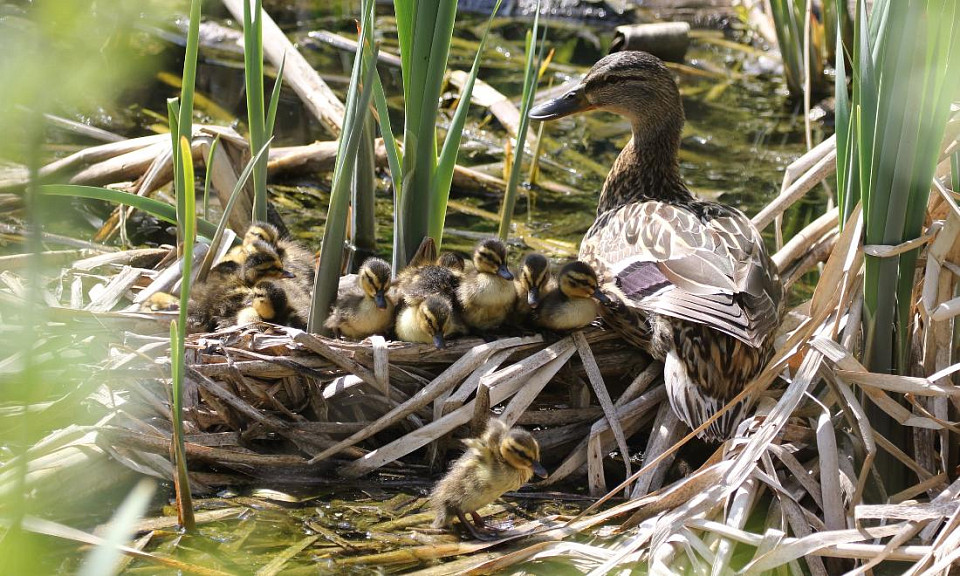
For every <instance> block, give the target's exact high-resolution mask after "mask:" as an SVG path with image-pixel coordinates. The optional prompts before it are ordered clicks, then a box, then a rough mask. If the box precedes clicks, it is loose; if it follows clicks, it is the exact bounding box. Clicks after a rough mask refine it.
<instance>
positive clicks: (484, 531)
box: [457, 510, 497, 541]
mask: <svg viewBox="0 0 960 576" xmlns="http://www.w3.org/2000/svg"><path fill="white" fill-rule="evenodd" d="M474 514H476V512H471V514H470V515H471V516H474ZM477 516H479V514H477ZM457 518H459V519H460V525H461V526H463V527H464V528H466V529H467V532H469V533H470V535H471V536H473V537H474V538H475V539H477V540H484V541H490V540H496V539H497V536H496V535H495V534H493V533H492V532H489V531H488V530H489V529H488V528H487V527H486V525H485V524H483V518H481V519H480V526H474V525H473V523H472V522H469V521H467V518H466V516H464V515H463V512H460V511H459V510H458V511H457ZM474 518H476V516H474Z"/></svg>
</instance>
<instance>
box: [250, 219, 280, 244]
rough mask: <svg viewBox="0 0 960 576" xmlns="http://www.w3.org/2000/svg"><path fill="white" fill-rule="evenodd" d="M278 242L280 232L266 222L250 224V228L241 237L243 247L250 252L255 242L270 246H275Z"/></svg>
mask: <svg viewBox="0 0 960 576" xmlns="http://www.w3.org/2000/svg"><path fill="white" fill-rule="evenodd" d="M279 240H280V231H279V230H277V227H276V226H274V225H273V224H270V223H268V222H260V221H254V222H251V223H250V227H249V228H247V232H246V233H245V234H244V235H243V247H244V248H247V249H248V251H250V250H249V249H250V248H252V247H253V245H254V243H255V242H266V243H267V244H269V245H270V246H276V245H277V242H278V241H279Z"/></svg>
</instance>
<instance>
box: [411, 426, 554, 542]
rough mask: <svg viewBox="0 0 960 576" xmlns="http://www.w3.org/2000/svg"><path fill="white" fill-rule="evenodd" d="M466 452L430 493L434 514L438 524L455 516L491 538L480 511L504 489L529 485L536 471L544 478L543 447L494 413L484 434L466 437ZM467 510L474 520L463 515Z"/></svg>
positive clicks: (447, 522)
mask: <svg viewBox="0 0 960 576" xmlns="http://www.w3.org/2000/svg"><path fill="white" fill-rule="evenodd" d="M464 444H466V445H467V448H468V450H467V452H465V453H464V454H463V456H461V457H460V458H458V459H457V461H456V462H454V463H453V466H451V468H450V471H449V472H448V473H447V475H446V476H444V477H443V479H442V480H440V482H438V483H437V485H436V486H435V487H434V489H433V492H432V493H431V494H430V507H431V508H432V509H433V510H434V512H435V513H436V519H435V520H434V522H433V526H434V527H435V528H443V527H446V526H449V525H450V523H451V522H452V521H453V518H454V517H456V518H458V519H459V520H460V523H461V524H462V525H463V526H464V527H465V528H466V529H467V530H468V531H469V532H470V534H471V535H473V537H474V538H477V539H478V540H488V539H490V538H491V537H492V535H491V533H490V528H488V527H487V526H485V525H484V522H483V518H482V517H481V516H480V514H478V513H477V510H478V509H480V508H482V507H484V506H486V505H487V504H489V503H491V502H493V501H494V500H496V499H497V498H499V497H500V496H501V495H503V493H504V492H510V491H512V490H516V489H518V488H520V487H521V486H523V485H524V484H526V483H527V482H528V481H529V480H530V478H532V477H533V475H534V474H536V475H537V476H540V477H541V478H546V476H547V471H546V470H545V469H544V468H543V466H542V465H541V464H540V446H539V445H538V444H537V441H536V439H534V437H533V436H532V435H531V434H530V433H529V432H527V431H526V430H524V429H522V428H509V427H508V426H507V425H506V424H504V423H503V422H502V421H501V420H498V419H496V418H491V419H490V421H489V422H488V423H487V429H486V431H484V433H483V435H482V436H481V437H480V438H471V439H468V440H464ZM465 512H467V513H469V514H470V515H471V516H472V517H473V520H474V522H475V524H476V525H474V524H471V523H470V522H468V521H467V519H466V517H464V513H465Z"/></svg>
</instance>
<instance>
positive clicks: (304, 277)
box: [218, 221, 315, 291]
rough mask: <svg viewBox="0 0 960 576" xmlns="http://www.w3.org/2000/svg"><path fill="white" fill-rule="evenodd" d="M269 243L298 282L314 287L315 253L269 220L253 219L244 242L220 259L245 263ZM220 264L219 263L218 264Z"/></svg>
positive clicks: (306, 287) (309, 287) (245, 234)
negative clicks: (283, 233)
mask: <svg viewBox="0 0 960 576" xmlns="http://www.w3.org/2000/svg"><path fill="white" fill-rule="evenodd" d="M264 245H267V246H270V247H272V248H273V249H274V250H275V251H276V253H277V254H278V255H279V256H280V259H281V260H283V266H284V268H286V269H288V270H290V271H291V272H293V273H294V274H295V275H296V277H297V279H298V280H297V282H298V283H299V284H300V285H301V286H302V287H303V288H304V289H305V290H307V291H309V290H311V289H312V288H313V280H314V275H315V266H314V259H315V257H314V254H313V252H311V251H310V250H308V249H307V248H306V247H304V246H303V245H302V244H300V243H299V242H297V241H296V240H291V239H290V238H284V237H281V236H280V231H279V230H278V229H277V227H276V226H274V225H273V224H270V223H269V222H262V221H253V222H251V223H250V227H249V228H247V231H246V232H245V233H244V235H243V243H242V244H241V245H240V246H235V247H233V248H231V249H230V251H229V252H227V255H226V256H225V257H224V258H223V260H221V261H220V263H221V264H223V263H225V262H236V263H237V264H243V262H244V260H246V259H247V257H249V256H250V254H253V253H255V252H257V251H259V250H260V247H262V246H264ZM218 266H219V264H218Z"/></svg>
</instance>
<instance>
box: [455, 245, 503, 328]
mask: <svg viewBox="0 0 960 576" xmlns="http://www.w3.org/2000/svg"><path fill="white" fill-rule="evenodd" d="M473 264H474V270H471V271H469V272H467V273H466V274H464V276H463V279H462V280H461V282H460V286H459V288H458V289H457V300H458V301H459V302H460V306H461V308H462V309H463V319H464V320H465V321H466V323H467V326H469V327H470V328H472V329H473V330H475V331H478V332H487V331H490V330H494V329H496V328H497V327H499V326H500V325H501V324H503V322H504V321H505V320H506V319H507V317H508V316H509V315H510V313H511V312H512V311H513V304H514V302H515V301H516V299H517V293H516V291H515V289H514V287H513V282H512V280H513V274H511V273H510V270H509V269H508V268H507V247H506V246H505V245H504V244H503V242H501V241H500V240H497V239H495V238H491V239H489V240H484V241H483V242H481V243H480V244H478V245H477V249H476V250H475V251H474V253H473Z"/></svg>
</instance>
